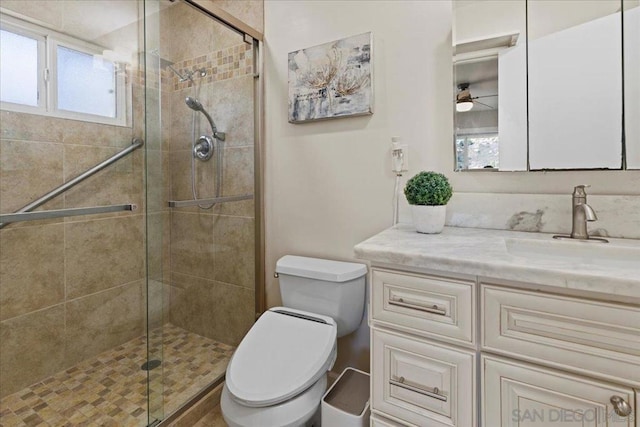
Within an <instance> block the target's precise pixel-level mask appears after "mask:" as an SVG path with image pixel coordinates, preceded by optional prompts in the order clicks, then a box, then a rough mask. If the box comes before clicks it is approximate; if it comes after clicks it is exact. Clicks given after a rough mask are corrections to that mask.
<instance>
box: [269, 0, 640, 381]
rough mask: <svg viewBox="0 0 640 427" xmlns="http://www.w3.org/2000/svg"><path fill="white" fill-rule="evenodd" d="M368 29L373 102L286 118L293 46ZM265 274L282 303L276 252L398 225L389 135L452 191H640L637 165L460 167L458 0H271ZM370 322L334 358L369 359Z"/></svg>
mask: <svg viewBox="0 0 640 427" xmlns="http://www.w3.org/2000/svg"><path fill="white" fill-rule="evenodd" d="M366 31H373V37H374V47H373V55H374V72H375V83H374V92H375V98H376V99H375V111H374V114H373V115H372V116H369V117H356V118H344V119H337V120H331V121H325V122H318V123H310V124H301V125H300V124H299V125H293V124H289V123H287V53H288V52H291V51H293V50H296V49H300V48H304V47H309V46H313V45H316V44H320V43H324V42H328V41H331V40H335V39H339V38H342V37H346V36H350V35H354V34H359V33H362V32H366ZM265 38H266V46H265V54H266V60H265V68H266V70H265V78H266V80H265V82H266V95H265V98H266V108H265V110H266V111H265V114H266V120H265V123H266V144H265V146H266V165H265V186H266V189H265V200H266V242H267V246H266V266H267V271H266V281H267V301H268V305H270V306H273V305H277V304H279V303H280V294H279V290H278V283H277V281H276V280H275V279H273V268H274V266H275V262H276V260H277V259H278V258H279V257H280V256H282V255H285V254H300V255H309V256H318V257H327V258H332V259H343V260H353V245H355V244H356V243H358V242H360V241H362V240H364V239H366V238H367V237H369V236H371V235H373V234H375V233H377V232H379V231H381V230H383V229H384V228H386V227H388V226H390V225H391V218H392V204H391V198H392V193H393V184H394V177H393V175H392V174H391V172H390V171H389V168H390V160H389V157H390V152H389V147H390V139H391V136H395V135H398V136H401V137H402V138H403V140H404V141H405V143H408V144H409V146H410V160H409V162H410V169H411V170H410V172H409V175H411V174H413V173H416V172H418V171H420V170H423V169H433V170H437V171H441V172H444V173H446V174H447V176H448V177H449V178H450V179H451V181H452V183H453V186H454V188H455V190H456V191H457V192H495V193H560V194H569V193H570V192H571V189H572V187H573V186H574V185H576V184H581V183H588V184H591V185H592V188H591V189H590V193H591V194H635V195H638V194H640V171H626V172H600V171H592V172H589V171H584V172H553V173H551V172H550V173H543V172H538V173H526V172H519V173H454V172H453V154H452V153H453V149H452V146H451V141H452V129H453V123H452V114H451V108H450V105H451V99H452V87H453V86H452V84H453V83H452V73H451V1H449V0H442V1H341V2H332V1H297V2H291V1H278V0H269V1H266V2H265ZM368 338H369V337H368V331H367V329H366V327H365V326H364V325H363V327H361V329H360V330H359V331H358V332H357V333H356V334H354V335H352V336H350V337H345V338H343V339H342V340H341V342H340V343H339V349H338V352H339V356H338V363H337V365H336V367H335V368H334V369H335V370H336V371H340V370H341V369H342V367H344V366H346V365H348V364H351V365H354V366H357V367H360V368H362V369H368Z"/></svg>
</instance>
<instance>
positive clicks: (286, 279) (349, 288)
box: [276, 255, 367, 337]
mask: <svg viewBox="0 0 640 427" xmlns="http://www.w3.org/2000/svg"><path fill="white" fill-rule="evenodd" d="M276 273H278V277H279V278H280V293H281V295H282V304H283V305H284V306H285V307H291V308H296V309H298V310H304V311H309V312H311V313H317V314H324V315H326V316H330V317H331V318H333V319H334V320H335V321H336V324H337V327H338V337H342V336H344V335H348V334H350V333H351V332H353V331H355V330H356V329H357V328H358V326H360V322H361V321H362V316H363V313H364V300H365V290H366V279H365V278H366V274H367V266H366V265H365V264H359V263H354V262H342V261H330V260H326V259H319V258H307V257H301V256H294V255H286V256H283V257H282V258H280V259H279V260H278V262H277V263H276Z"/></svg>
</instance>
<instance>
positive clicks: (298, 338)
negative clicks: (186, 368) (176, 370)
mask: <svg viewBox="0 0 640 427" xmlns="http://www.w3.org/2000/svg"><path fill="white" fill-rule="evenodd" d="M276 273H277V276H278V277H279V278H280V292H281V294H282V303H283V305H284V306H283V307H274V308H271V309H270V310H268V311H266V312H264V313H263V314H262V316H260V318H259V319H258V321H257V322H256V323H255V324H254V325H253V327H252V328H251V329H250V330H249V332H248V333H247V335H246V336H245V337H244V339H243V340H242V342H241V343H240V345H239V346H238V348H237V349H236V351H235V353H234V354H233V357H232V358H231V361H230V362H229V365H228V366H227V373H226V378H225V385H224V388H223V390H222V396H221V398H220V406H221V409H222V415H223V417H224V420H225V421H226V423H227V424H228V425H229V426H230V427H300V426H304V427H320V401H321V399H322V395H323V394H324V393H325V391H326V388H327V375H326V374H327V371H329V370H331V368H332V367H333V364H334V362H335V360H336V355H337V338H338V337H341V336H344V335H347V334H350V333H351V332H353V331H355V330H356V329H357V328H358V326H359V325H360V322H361V321H362V317H363V312H364V301H365V275H366V273H367V267H366V265H364V264H358V263H351V262H340V261H330V260H325V259H318V258H307V257H300V256H293V255H286V256H284V257H282V258H280V259H279V260H278V262H277V264H276Z"/></svg>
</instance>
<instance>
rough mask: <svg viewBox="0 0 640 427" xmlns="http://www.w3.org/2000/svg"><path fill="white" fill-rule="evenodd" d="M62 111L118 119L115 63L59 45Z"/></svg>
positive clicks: (59, 104)
mask: <svg viewBox="0 0 640 427" xmlns="http://www.w3.org/2000/svg"><path fill="white" fill-rule="evenodd" d="M58 108H59V109H60V110H66V111H75V112H78V113H87V114H95V115H98V116H104V117H115V116H116V79H115V66H114V64H113V63H112V62H109V61H106V60H103V59H101V58H99V57H96V56H94V55H90V54H87V53H84V52H78V51H77V50H73V49H69V48H66V47H62V46H58Z"/></svg>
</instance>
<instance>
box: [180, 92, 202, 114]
mask: <svg viewBox="0 0 640 427" xmlns="http://www.w3.org/2000/svg"><path fill="white" fill-rule="evenodd" d="M184 102H185V104H187V107H189V108H191V109H192V110H193V111H202V112H203V113H204V108H203V107H202V104H201V103H200V101H198V100H197V99H195V98H192V97H190V96H187V98H186V99H185V100H184Z"/></svg>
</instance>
